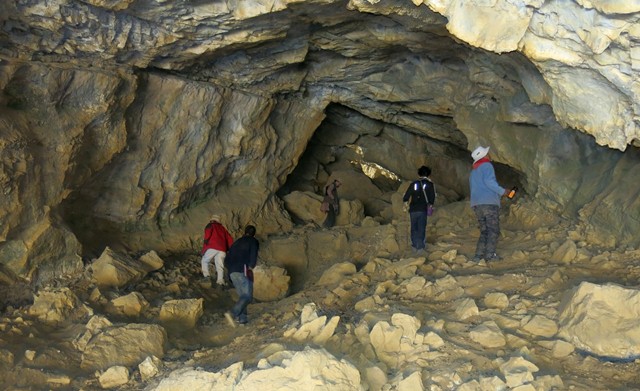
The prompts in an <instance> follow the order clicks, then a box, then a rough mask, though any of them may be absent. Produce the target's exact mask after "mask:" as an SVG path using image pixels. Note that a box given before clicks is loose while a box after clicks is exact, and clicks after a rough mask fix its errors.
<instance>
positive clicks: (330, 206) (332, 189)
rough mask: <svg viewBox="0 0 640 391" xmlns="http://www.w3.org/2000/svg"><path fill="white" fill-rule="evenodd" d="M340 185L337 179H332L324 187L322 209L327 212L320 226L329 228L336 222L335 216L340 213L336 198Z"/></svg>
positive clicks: (338, 200)
mask: <svg viewBox="0 0 640 391" xmlns="http://www.w3.org/2000/svg"><path fill="white" fill-rule="evenodd" d="M340 185H342V182H340V180H339V179H334V180H333V181H331V182H329V183H328V184H327V185H326V186H325V187H324V199H323V200H322V209H323V211H324V212H325V213H326V214H327V217H326V218H325V219H324V223H322V226H323V227H325V228H331V227H333V225H334V224H335V223H336V216H337V215H338V213H340V199H339V198H338V187H340Z"/></svg>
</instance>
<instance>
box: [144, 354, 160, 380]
mask: <svg viewBox="0 0 640 391" xmlns="http://www.w3.org/2000/svg"><path fill="white" fill-rule="evenodd" d="M160 368H162V361H161V360H160V359H159V358H158V357H156V356H148V357H147V358H145V359H144V361H143V362H141V363H140V364H138V371H140V377H141V378H142V381H147V380H149V379H151V378H152V377H155V376H156V375H157V374H158V372H159V371H160Z"/></svg>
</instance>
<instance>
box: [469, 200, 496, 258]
mask: <svg viewBox="0 0 640 391" xmlns="http://www.w3.org/2000/svg"><path fill="white" fill-rule="evenodd" d="M473 211H474V212H475V213H476V218H477V219H478V226H479V227H480V237H479V238H478V244H476V257H478V258H485V259H486V257H491V256H493V254H495V252H496V247H497V246H498V237H499V236H500V207H499V206H498V205H476V206H474V207H473Z"/></svg>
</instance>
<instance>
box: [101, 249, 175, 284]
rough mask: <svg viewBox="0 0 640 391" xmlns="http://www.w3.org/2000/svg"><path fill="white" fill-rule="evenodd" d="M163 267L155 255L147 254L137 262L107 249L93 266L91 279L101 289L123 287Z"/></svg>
mask: <svg viewBox="0 0 640 391" xmlns="http://www.w3.org/2000/svg"><path fill="white" fill-rule="evenodd" d="M162 266H163V262H162V260H161V259H160V258H159V257H158V256H157V255H155V253H150V254H145V255H143V256H142V257H141V258H140V259H139V260H135V259H133V258H131V257H129V256H127V255H124V254H119V253H116V252H115V251H113V250H112V249H111V248H109V247H107V248H105V249H104V251H103V252H102V254H101V255H100V258H98V259H97V260H96V261H95V262H93V263H92V264H91V278H92V279H93V281H94V282H95V283H96V284H97V285H98V286H99V287H101V288H102V287H122V286H125V285H127V284H130V283H132V282H135V281H139V280H141V279H142V278H143V277H144V276H145V275H146V274H147V273H148V272H150V271H153V270H158V269H159V268H161V267H162Z"/></svg>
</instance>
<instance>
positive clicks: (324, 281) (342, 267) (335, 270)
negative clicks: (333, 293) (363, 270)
mask: <svg viewBox="0 0 640 391" xmlns="http://www.w3.org/2000/svg"><path fill="white" fill-rule="evenodd" d="M355 273H356V265H354V264H353V263H351V262H341V263H337V264H335V265H332V266H331V267H330V268H329V269H327V270H326V271H325V272H324V273H322V276H321V277H320V279H319V280H318V282H317V284H318V285H322V286H331V285H335V284H337V283H339V282H340V281H342V280H343V279H344V278H345V277H346V276H350V275H352V274H355Z"/></svg>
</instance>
